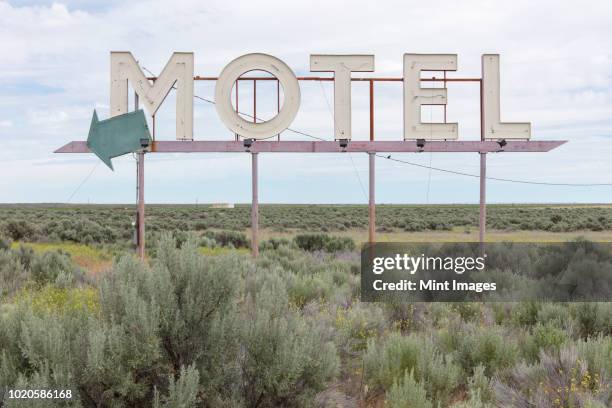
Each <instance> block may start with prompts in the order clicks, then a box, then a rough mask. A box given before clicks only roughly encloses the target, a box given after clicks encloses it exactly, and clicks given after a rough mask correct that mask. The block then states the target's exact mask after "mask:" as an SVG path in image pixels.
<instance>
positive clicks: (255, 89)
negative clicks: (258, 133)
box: [253, 79, 257, 123]
mask: <svg viewBox="0 0 612 408" xmlns="http://www.w3.org/2000/svg"><path fill="white" fill-rule="evenodd" d="M253 123H257V80H256V79H254V80H253Z"/></svg>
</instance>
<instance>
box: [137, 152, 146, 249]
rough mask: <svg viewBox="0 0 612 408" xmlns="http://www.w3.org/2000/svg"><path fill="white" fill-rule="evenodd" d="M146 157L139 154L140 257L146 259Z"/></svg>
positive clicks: (142, 153) (141, 153)
mask: <svg viewBox="0 0 612 408" xmlns="http://www.w3.org/2000/svg"><path fill="white" fill-rule="evenodd" d="M144 157H145V154H144V152H143V151H140V152H138V257H139V258H140V260H141V261H144V258H145V205H144Z"/></svg>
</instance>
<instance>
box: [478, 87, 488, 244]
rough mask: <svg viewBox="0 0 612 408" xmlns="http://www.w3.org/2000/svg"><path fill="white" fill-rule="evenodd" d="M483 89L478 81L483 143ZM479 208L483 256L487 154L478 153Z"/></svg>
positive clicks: (482, 139) (479, 234) (479, 230)
mask: <svg viewBox="0 0 612 408" xmlns="http://www.w3.org/2000/svg"><path fill="white" fill-rule="evenodd" d="M483 102H484V89H483V86H482V79H481V80H480V140H481V141H484V140H485V137H484V104H483ZM479 154H480V208H479V214H478V242H479V243H480V254H481V256H484V245H485V232H486V229H487V198H486V196H487V153H486V152H483V151H481V152H480V153H479Z"/></svg>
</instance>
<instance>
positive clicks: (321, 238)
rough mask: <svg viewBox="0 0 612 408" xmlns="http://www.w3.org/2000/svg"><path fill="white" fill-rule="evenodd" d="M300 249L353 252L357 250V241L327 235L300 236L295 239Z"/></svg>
mask: <svg viewBox="0 0 612 408" xmlns="http://www.w3.org/2000/svg"><path fill="white" fill-rule="evenodd" d="M293 240H294V242H295V244H296V245H297V246H298V248H301V249H303V250H304V251H308V252H314V251H325V252H338V251H352V250H354V249H355V241H353V240H352V239H351V238H349V237H330V236H329V235H325V234H300V235H296V236H295V238H294V239H293Z"/></svg>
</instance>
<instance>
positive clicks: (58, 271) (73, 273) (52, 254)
mask: <svg viewBox="0 0 612 408" xmlns="http://www.w3.org/2000/svg"><path fill="white" fill-rule="evenodd" d="M30 273H31V275H32V279H33V280H34V281H35V282H36V283H37V284H38V285H41V286H42V285H46V284H48V283H54V282H56V280H58V279H62V280H63V281H68V282H72V281H75V280H78V279H82V277H83V275H84V273H83V271H81V269H80V268H78V267H77V266H76V265H74V264H73V263H72V260H71V259H70V255H69V254H67V253H66V252H62V251H49V252H44V253H43V254H42V255H40V256H37V257H36V258H35V259H34V261H33V262H32V265H31V267H30ZM62 275H63V276H62Z"/></svg>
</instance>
